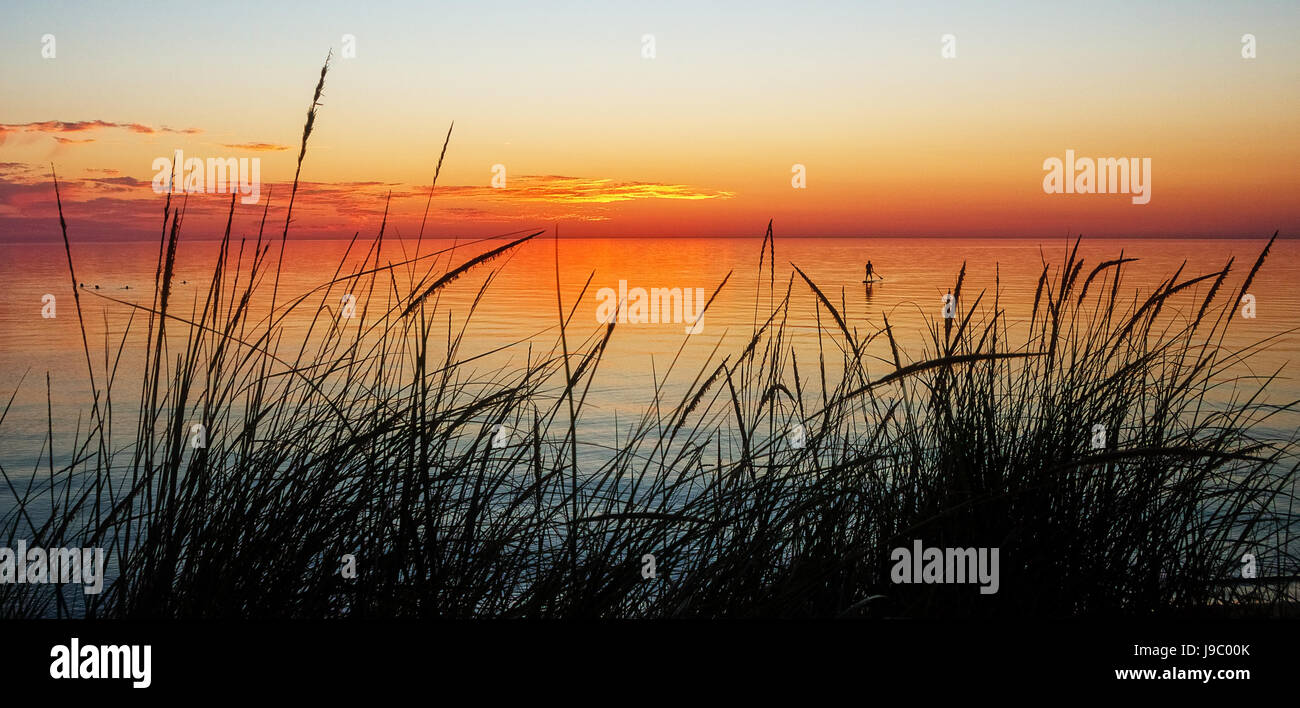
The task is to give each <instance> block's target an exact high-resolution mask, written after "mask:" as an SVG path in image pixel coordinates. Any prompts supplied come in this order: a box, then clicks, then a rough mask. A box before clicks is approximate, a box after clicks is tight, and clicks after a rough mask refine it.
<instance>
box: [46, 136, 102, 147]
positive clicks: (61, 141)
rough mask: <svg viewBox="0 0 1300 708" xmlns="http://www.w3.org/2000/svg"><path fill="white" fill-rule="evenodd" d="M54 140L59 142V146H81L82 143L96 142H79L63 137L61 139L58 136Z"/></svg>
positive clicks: (84, 139) (91, 141) (88, 139)
mask: <svg viewBox="0 0 1300 708" xmlns="http://www.w3.org/2000/svg"><path fill="white" fill-rule="evenodd" d="M54 139H55V140H57V141H59V144H60V145H80V144H82V143H93V142H95V139H94V138H82V139H80V140H78V139H77V138H62V137H59V136H57V135H56V136H54Z"/></svg>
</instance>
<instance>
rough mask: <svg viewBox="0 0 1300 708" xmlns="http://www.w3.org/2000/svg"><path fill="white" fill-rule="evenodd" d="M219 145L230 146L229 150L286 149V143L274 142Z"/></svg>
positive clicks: (265, 150) (271, 150) (261, 150)
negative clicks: (277, 143) (278, 143)
mask: <svg viewBox="0 0 1300 708" xmlns="http://www.w3.org/2000/svg"><path fill="white" fill-rule="evenodd" d="M221 147H225V148H230V149H231V150H253V151H256V152H274V151H277V150H288V149H289V146H288V145H276V144H275V143H234V144H230V143H222V144H221Z"/></svg>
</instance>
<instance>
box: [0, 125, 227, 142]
mask: <svg viewBox="0 0 1300 708" xmlns="http://www.w3.org/2000/svg"><path fill="white" fill-rule="evenodd" d="M108 128H121V129H123V130H129V131H131V132H132V133H141V134H144V135H152V134H154V133H181V134H184V135H194V134H197V133H201V132H203V131H201V130H199V129H198V128H183V129H179V128H168V127H166V126H164V127H161V128H153V127H150V126H147V125H144V124H142V123H115V122H112V121H106V120H74V121H65V120H45V121H37V122H34V123H0V143H4V140H5V136H6V135H8V134H9V133H84V132H86V131H91V130H104V129H108ZM57 139H58V138H56V140H57ZM60 142H72V141H71V140H69V139H66V138H65V139H63V140H60ZM81 142H86V141H81Z"/></svg>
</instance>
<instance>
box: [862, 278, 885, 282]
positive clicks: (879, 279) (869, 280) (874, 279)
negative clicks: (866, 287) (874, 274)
mask: <svg viewBox="0 0 1300 708" xmlns="http://www.w3.org/2000/svg"><path fill="white" fill-rule="evenodd" d="M882 280H884V278H867V279H866V280H864V281H862V282H864V283H879V282H880V281H882Z"/></svg>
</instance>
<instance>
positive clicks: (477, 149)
mask: <svg viewBox="0 0 1300 708" xmlns="http://www.w3.org/2000/svg"><path fill="white" fill-rule="evenodd" d="M548 5H549V6H548V7H541V6H539V5H536V4H534V3H527V2H473V3H423V2H400V3H362V2H346V3H344V2H325V1H322V2H312V3H302V4H300V5H299V6H298V8H297V9H292V8H287V7H283V6H281V3H266V2H260V3H251V2H227V3H207V4H185V3H181V4H178V3H143V2H141V3H135V2H133V3H126V4H119V3H114V4H93V5H90V4H86V5H83V4H82V3H63V2H49V3H43V4H42V5H41V6H40V7H39V8H36V9H30V8H21V9H19V8H6V9H5V11H4V14H5V16H6V17H5V22H4V23H2V24H0V68H2V69H3V71H0V239H4V240H9V241H44V240H51V239H57V238H59V236H58V223H57V214H56V212H55V210H54V206H53V196H54V193H53V187H52V183H51V180H50V167H51V164H53V166H54V168H55V169H56V170H57V171H58V174H59V178H60V180H61V182H62V184H63V185H64V190H65V191H64V201H65V209H66V211H67V214H68V218H69V224H70V227H69V228H70V233H72V234H73V235H75V236H76V237H77V238H82V239H118V238H152V237H156V236H157V233H158V220H159V218H160V216H161V202H162V197H161V196H160V195H157V194H155V193H154V191H153V190H152V188H151V186H150V181H151V179H152V178H153V175H154V172H155V170H154V169H153V168H152V163H153V161H154V160H155V159H156V158H159V157H170V156H171V155H172V153H173V151H174V150H177V149H180V150H183V151H184V153H185V155H186V156H187V157H200V158H207V157H221V158H227V157H236V158H238V157H247V158H252V157H257V158H260V159H261V180H262V189H261V193H262V200H263V203H262V204H257V205H241V204H237V205H236V231H237V232H238V233H249V232H252V231H255V230H256V225H257V220H258V219H259V218H260V216H261V212H262V206H263V204H264V203H265V200H266V199H267V193H268V191H270V192H271V194H270V199H271V202H270V204H271V206H270V208H271V213H272V215H274V214H276V213H280V214H281V216H280V218H281V219H283V215H282V212H280V211H279V209H280V208H281V207H282V206H283V204H284V202H285V200H286V198H287V196H288V190H287V183H288V182H289V181H291V180H292V177H293V168H294V161H295V158H296V157H297V152H298V143H299V140H300V137H301V131H302V125H303V119H304V115H305V112H306V110H307V107H308V105H309V103H310V99H311V92H312V89H313V88H314V86H315V82H316V80H317V78H318V76H319V71H320V67H321V64H322V63H323V61H324V59H325V56H326V53H327V51H329V50H331V49H332V50H333V51H334V59H333V60H332V62H331V66H330V72H329V75H328V78H327V79H326V87H325V93H324V98H323V100H322V103H323V105H322V107H321V108H320V112H319V116H318V118H317V122H316V131H315V133H314V134H313V135H312V138H311V141H310V144H309V148H308V153H307V157H306V160H305V162H304V165H303V174H302V180H303V183H304V184H303V187H302V188H301V189H300V193H299V198H298V199H299V201H298V203H297V204H296V205H295V223H296V226H295V230H294V231H293V232H292V233H296V234H299V235H304V236H305V235H311V236H338V237H350V236H351V235H352V234H353V233H354V232H358V231H359V232H361V234H362V235H363V236H365V235H373V233H374V232H376V231H377V230H378V228H379V223H380V219H381V215H382V214H383V211H384V200H385V197H386V195H388V194H389V193H390V192H391V194H392V204H391V207H390V223H389V233H390V234H395V235H402V236H413V235H414V234H415V232H416V231H417V230H418V229H419V224H420V218H421V215H422V214H423V212H424V207H425V199H426V195H427V191H428V185H429V180H430V178H431V177H432V174H433V167H434V164H435V163H436V161H437V158H438V153H439V151H440V149H441V147H442V141H443V137H444V136H445V134H446V131H447V127H448V125H449V123H451V121H453V120H454V121H455V130H454V132H453V134H452V138H451V144H450V147H449V148H448V150H447V157H446V162H445V163H444V166H443V171H442V175H441V177H440V178H439V186H438V188H437V190H436V191H435V193H434V197H433V203H432V207H431V210H430V216H429V226H428V227H426V235H436V236H443V235H452V234H457V235H460V234H465V235H482V234H489V233H498V232H505V231H510V230H513V229H517V228H527V227H532V226H536V227H539V228H542V227H549V226H550V225H551V224H552V223H554V222H558V223H559V224H560V225H561V230H562V231H563V233H565V234H569V235H591V236H620V235H626V236H655V235H663V236H692V235H701V236H705V235H754V234H758V233H761V230H762V227H763V226H764V225H765V224H766V223H767V220H768V219H769V218H775V220H776V221H777V223H778V225H779V228H780V229H781V231H782V233H783V234H785V235H787V236H790V235H890V236H912V235H914V236H925V235H936V236H999V235H1008V236H1060V235H1062V234H1065V233H1078V232H1082V233H1084V234H1085V235H1096V236H1123V235H1215V236H1238V235H1249V236H1259V235H1260V234H1263V233H1271V232H1272V231H1274V230H1277V229H1280V230H1281V231H1282V233H1283V234H1284V235H1290V236H1294V235H1297V234H1300V3H1297V2H1294V0H1280V1H1278V2H1232V3H1211V2H1190V1H1187V2H1168V3H1151V6H1150V7H1141V8H1139V7H1134V6H1132V4H1131V3H1129V2H1109V1H1103V2H1089V3H1079V4H1077V5H1076V6H1073V7H1067V6H1064V5H1060V4H1056V3H1051V4H1047V3H1033V2H1024V3H1020V2H1015V3H1009V2H984V3H956V2H953V3H896V2H829V3H790V2H780V3H757V2H719V3H699V2H666V1H659V2H641V3H598V2H592V3H564V4H556V3H549V4H548ZM900 5H901V6H902V7H900ZM1246 33H1251V34H1253V35H1254V36H1255V37H1256V38H1257V48H1256V52H1257V56H1256V58H1254V59H1243V58H1242V55H1241V54H1242V39H1241V38H1242V35H1243V34H1246ZM46 34H52V35H54V38H55V44H54V47H55V57H54V58H44V57H43V56H42V49H43V46H44V40H43V39H42V38H43V36H44V35H46ZM345 34H350V35H354V36H355V37H356V57H355V58H348V57H344V56H341V54H340V52H341V49H342V47H343V43H342V37H343V35H345ZM647 34H651V35H653V36H654V44H655V57H654V58H653V59H647V58H643V56H642V50H643V42H642V37H643V35H647ZM945 34H952V35H954V36H955V38H956V56H955V57H954V58H950V59H946V58H943V57H941V55H940V50H941V37H942V36H943V35H945ZM1067 149H1073V150H1074V151H1075V153H1076V154H1077V155H1079V156H1084V157H1138V158H1150V159H1151V161H1152V188H1151V194H1152V198H1151V201H1150V203H1149V204H1145V205H1134V204H1132V203H1131V201H1130V199H1129V197H1128V196H1127V195H1118V194H1092V195H1078V194H1068V195H1067V194H1060V195H1052V194H1045V193H1044V191H1043V188H1042V181H1043V176H1044V174H1045V172H1044V169H1043V161H1044V160H1045V159H1046V158H1049V157H1057V158H1063V157H1064V154H1065V151H1066V150H1067ZM496 164H501V165H504V166H505V168H506V187H505V188H504V189H495V188H493V187H492V186H491V180H492V177H493V173H492V168H493V165H496ZM795 164H802V165H805V166H806V169H807V188H806V189H795V188H792V186H791V176H792V173H791V168H792V166H793V165H795ZM228 202H229V196H228V195H227V196H220V195H215V196H214V195H195V196H193V197H191V199H190V203H189V207H190V211H191V215H192V217H191V218H190V219H189V220H187V231H186V232H187V234H188V235H189V236H190V237H195V238H196V237H200V236H213V237H215V236H219V235H220V233H219V231H218V229H219V228H220V225H221V223H222V221H223V219H224V213H225V207H226V205H227V204H228Z"/></svg>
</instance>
